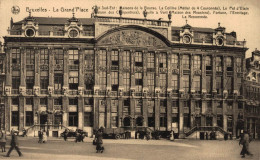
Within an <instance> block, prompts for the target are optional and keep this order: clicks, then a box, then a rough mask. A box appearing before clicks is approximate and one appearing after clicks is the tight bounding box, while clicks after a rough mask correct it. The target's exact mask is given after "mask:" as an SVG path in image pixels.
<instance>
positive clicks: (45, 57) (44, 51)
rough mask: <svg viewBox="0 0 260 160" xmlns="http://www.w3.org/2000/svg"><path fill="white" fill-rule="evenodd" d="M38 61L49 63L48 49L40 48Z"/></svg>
mask: <svg viewBox="0 0 260 160" xmlns="http://www.w3.org/2000/svg"><path fill="white" fill-rule="evenodd" d="M40 63H41V64H46V65H48V64H49V53H48V49H41V50H40Z"/></svg>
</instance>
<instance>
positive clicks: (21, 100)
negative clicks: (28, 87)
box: [19, 97, 25, 131]
mask: <svg viewBox="0 0 260 160" xmlns="http://www.w3.org/2000/svg"><path fill="white" fill-rule="evenodd" d="M24 104H25V97H19V131H21V130H22V129H23V128H24V126H25V125H24V124H25V117H24V114H25V111H24Z"/></svg>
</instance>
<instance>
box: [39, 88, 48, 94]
mask: <svg viewBox="0 0 260 160" xmlns="http://www.w3.org/2000/svg"><path fill="white" fill-rule="evenodd" d="M40 93H41V94H48V89H41V90H40Z"/></svg>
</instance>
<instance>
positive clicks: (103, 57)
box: [99, 50, 107, 67]
mask: <svg viewBox="0 0 260 160" xmlns="http://www.w3.org/2000/svg"><path fill="white" fill-rule="evenodd" d="M99 66H101V67H106V66H107V52H106V50H100V52H99Z"/></svg>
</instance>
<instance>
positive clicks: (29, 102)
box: [25, 98, 33, 105]
mask: <svg viewBox="0 0 260 160" xmlns="http://www.w3.org/2000/svg"><path fill="white" fill-rule="evenodd" d="M25 102H26V105H33V99H32V98H26V99H25Z"/></svg>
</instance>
